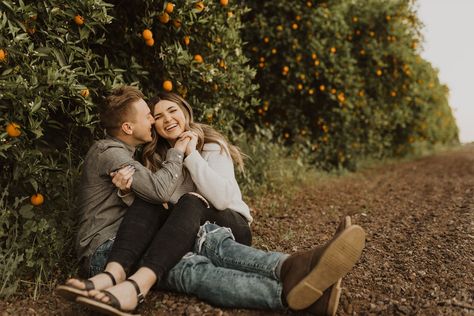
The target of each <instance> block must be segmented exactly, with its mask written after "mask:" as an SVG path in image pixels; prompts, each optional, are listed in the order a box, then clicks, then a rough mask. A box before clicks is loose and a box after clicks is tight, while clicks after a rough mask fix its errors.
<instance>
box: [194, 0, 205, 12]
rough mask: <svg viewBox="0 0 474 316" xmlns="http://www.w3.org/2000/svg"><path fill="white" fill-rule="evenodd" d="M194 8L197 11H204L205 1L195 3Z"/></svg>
mask: <svg viewBox="0 0 474 316" xmlns="http://www.w3.org/2000/svg"><path fill="white" fill-rule="evenodd" d="M194 9H196V11H197V12H202V10H204V2H202V1H199V2H196V3H195V4H194Z"/></svg>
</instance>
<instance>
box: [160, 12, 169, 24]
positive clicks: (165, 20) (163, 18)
mask: <svg viewBox="0 0 474 316" xmlns="http://www.w3.org/2000/svg"><path fill="white" fill-rule="evenodd" d="M158 19H159V20H160V22H161V23H163V24H166V23H168V22H169V21H170V16H169V14H168V13H166V12H164V13H162V14H160V16H159V17H158Z"/></svg>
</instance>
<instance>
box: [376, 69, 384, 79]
mask: <svg viewBox="0 0 474 316" xmlns="http://www.w3.org/2000/svg"><path fill="white" fill-rule="evenodd" d="M375 73H376V74H377V76H379V77H380V76H381V75H382V70H380V69H377V71H376V72H375Z"/></svg>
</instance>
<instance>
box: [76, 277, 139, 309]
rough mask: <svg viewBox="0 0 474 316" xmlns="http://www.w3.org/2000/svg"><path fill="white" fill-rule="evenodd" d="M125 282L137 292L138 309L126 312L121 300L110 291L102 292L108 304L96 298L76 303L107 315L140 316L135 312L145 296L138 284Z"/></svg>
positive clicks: (79, 300)
mask: <svg viewBox="0 0 474 316" xmlns="http://www.w3.org/2000/svg"><path fill="white" fill-rule="evenodd" d="M125 282H130V283H132V285H133V287H134V288H135V291H136V292H137V301H138V303H137V307H135V309H134V310H132V311H125V310H123V309H122V307H121V306H120V302H119V300H118V299H117V298H116V297H115V295H113V294H112V293H110V292H108V291H101V292H102V293H104V294H105V295H106V296H107V297H108V298H109V301H108V302H107V303H104V302H102V301H99V300H97V299H95V298H89V297H84V296H81V297H78V298H77V300H76V302H78V303H79V304H82V305H85V306H87V307H88V308H89V309H91V310H93V311H95V312H99V313H102V314H105V315H113V316H139V315H140V314H135V313H134V312H135V311H136V310H137V308H138V306H139V305H140V304H141V303H143V302H144V301H145V296H144V295H143V294H142V292H141V291H140V287H139V286H138V284H137V282H135V280H132V279H127V280H125Z"/></svg>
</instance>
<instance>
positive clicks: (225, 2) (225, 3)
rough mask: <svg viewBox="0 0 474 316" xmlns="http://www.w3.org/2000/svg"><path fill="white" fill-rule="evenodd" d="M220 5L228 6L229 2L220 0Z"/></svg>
mask: <svg viewBox="0 0 474 316" xmlns="http://www.w3.org/2000/svg"><path fill="white" fill-rule="evenodd" d="M220 3H221V6H223V7H225V6H227V5H228V4H229V0H221V1H220Z"/></svg>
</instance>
